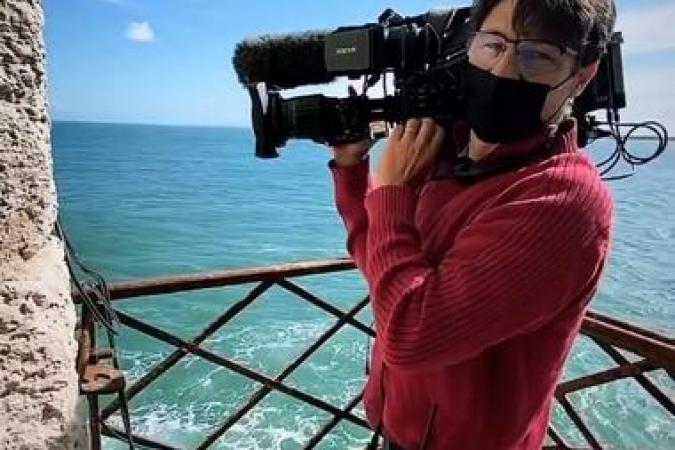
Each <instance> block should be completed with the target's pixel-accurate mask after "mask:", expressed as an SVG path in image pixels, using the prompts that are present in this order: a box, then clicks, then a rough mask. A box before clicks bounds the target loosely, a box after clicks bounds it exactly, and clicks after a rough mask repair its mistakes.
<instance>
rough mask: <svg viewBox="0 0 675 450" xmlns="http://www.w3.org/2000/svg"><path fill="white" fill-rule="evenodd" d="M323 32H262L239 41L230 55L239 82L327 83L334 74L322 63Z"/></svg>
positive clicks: (279, 84)
mask: <svg viewBox="0 0 675 450" xmlns="http://www.w3.org/2000/svg"><path fill="white" fill-rule="evenodd" d="M326 34H327V32H316V31H314V32H305V33H296V34H287V35H278V36H273V35H264V36H260V37H257V38H254V39H247V40H244V41H242V42H240V43H239V44H237V47H236V48H235V51H234V57H233V58H232V63H233V64H234V70H235V71H236V72H237V76H238V77H239V82H240V83H242V84H243V85H244V86H247V85H251V84H253V83H259V82H267V84H268V86H270V87H272V88H276V89H290V88H294V87H298V86H303V85H308V84H323V83H330V82H331V81H333V80H334V79H335V76H333V75H330V74H329V73H328V71H327V70H326V64H325V62H324V40H325V36H326Z"/></svg>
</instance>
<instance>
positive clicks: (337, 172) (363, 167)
mask: <svg viewBox="0 0 675 450" xmlns="http://www.w3.org/2000/svg"><path fill="white" fill-rule="evenodd" d="M368 164H369V162H368V159H367V158H366V159H364V160H363V161H362V162H361V163H359V164H358V165H356V166H352V167H340V166H338V165H337V164H335V161H331V162H330V163H329V167H330V169H331V171H332V173H333V182H334V189H335V204H336V206H337V210H338V213H339V214H340V217H342V221H343V222H344V224H345V228H346V229H347V251H348V252H349V255H350V256H351V257H352V259H353V260H354V263H355V264H356V267H357V268H358V269H359V270H360V271H361V273H363V274H365V268H366V260H367V258H368V253H367V249H366V240H367V236H368V215H367V214H366V209H365V207H364V200H365V197H366V192H367V190H368V173H369V165H368Z"/></svg>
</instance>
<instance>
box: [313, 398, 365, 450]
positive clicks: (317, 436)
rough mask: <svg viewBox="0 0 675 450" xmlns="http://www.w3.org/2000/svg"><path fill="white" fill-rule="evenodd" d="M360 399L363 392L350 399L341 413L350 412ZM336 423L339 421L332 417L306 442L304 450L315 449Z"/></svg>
mask: <svg viewBox="0 0 675 450" xmlns="http://www.w3.org/2000/svg"><path fill="white" fill-rule="evenodd" d="M362 398H363V392H361V393H360V394H359V395H357V396H356V397H354V398H353V399H351V400H350V401H349V403H347V406H346V407H345V408H344V410H343V411H344V412H346V413H348V412H351V411H352V410H353V409H354V408H355V407H356V405H358V404H359V402H360V401H361V399H362ZM338 423H340V419H339V418H337V417H333V418H332V419H331V420H330V421H329V422H328V423H327V424H326V425H324V427H323V428H322V429H321V430H319V432H318V433H316V434H315V435H314V436H312V439H310V440H309V442H307V445H305V450H311V449H313V448H314V447H316V446H317V445H318V444H319V442H321V440H322V439H323V438H325V437H326V436H327V435H328V433H330V432H331V430H333V428H335V426H336V425H337V424H338Z"/></svg>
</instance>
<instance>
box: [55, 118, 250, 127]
mask: <svg viewBox="0 0 675 450" xmlns="http://www.w3.org/2000/svg"><path fill="white" fill-rule="evenodd" d="M51 122H52V123H57V122H58V123H88V124H97V125H136V126H145V127H173V128H240V129H252V127H247V126H244V125H227V124H222V125H210V124H181V123H149V122H124V121H119V122H118V121H102V120H89V119H55V118H52V119H51Z"/></svg>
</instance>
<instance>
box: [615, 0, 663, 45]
mask: <svg viewBox="0 0 675 450" xmlns="http://www.w3.org/2000/svg"><path fill="white" fill-rule="evenodd" d="M616 29H617V30H618V31H622V32H623V35H624V40H625V44H624V46H623V51H624V53H626V54H631V53H645V52H652V51H657V50H675V4H673V3H670V2H669V3H666V4H661V5H656V6H651V7H649V8H642V9H629V10H626V12H622V11H619V16H618V21H617V27H616Z"/></svg>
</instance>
